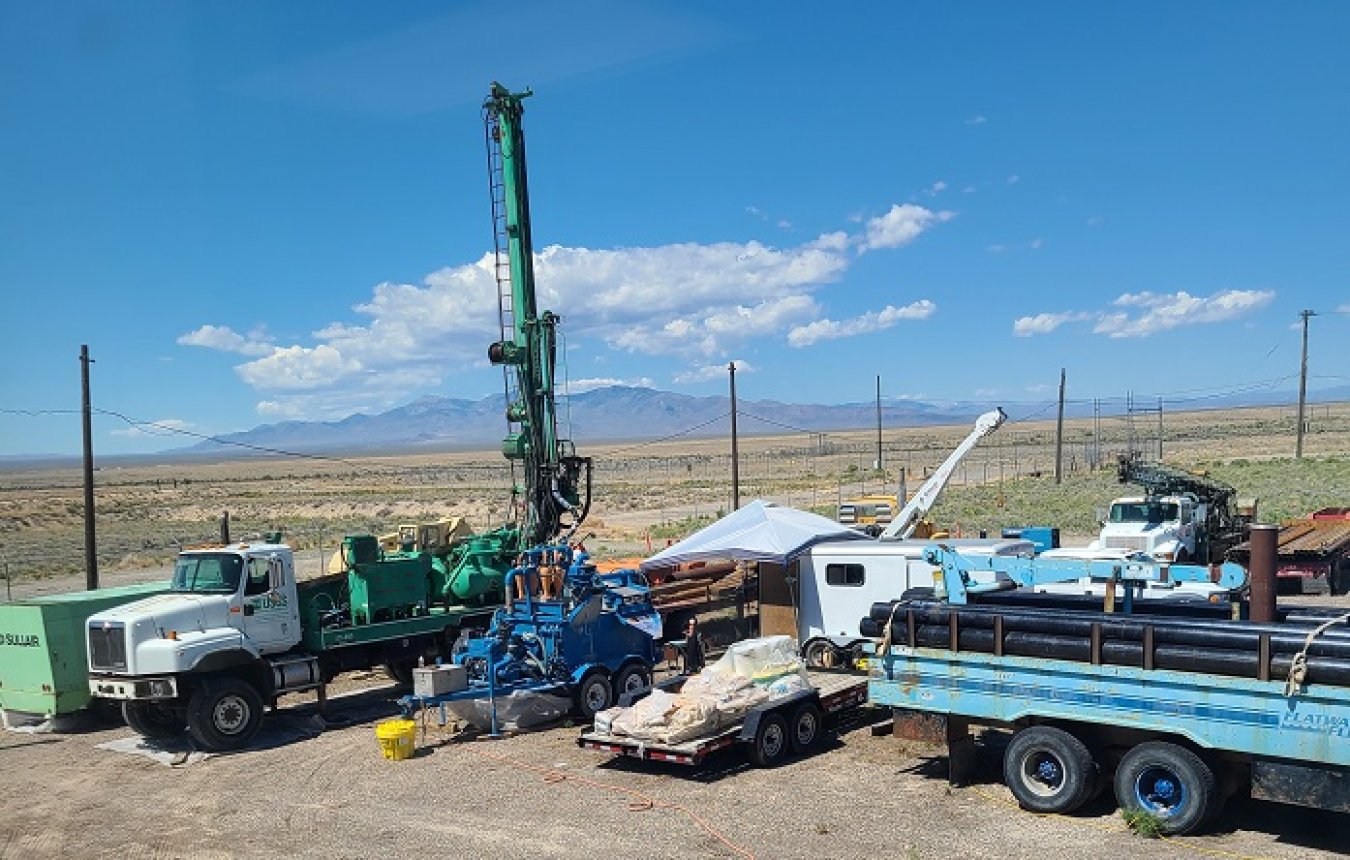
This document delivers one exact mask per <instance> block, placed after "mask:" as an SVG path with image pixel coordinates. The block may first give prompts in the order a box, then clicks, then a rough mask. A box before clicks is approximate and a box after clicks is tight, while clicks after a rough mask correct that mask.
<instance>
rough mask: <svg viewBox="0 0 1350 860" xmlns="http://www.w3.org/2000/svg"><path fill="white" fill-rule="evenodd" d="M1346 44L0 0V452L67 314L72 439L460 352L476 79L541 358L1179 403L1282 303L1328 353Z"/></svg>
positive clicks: (970, 11) (51, 442) (152, 446)
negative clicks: (520, 250)
mask: <svg viewBox="0 0 1350 860" xmlns="http://www.w3.org/2000/svg"><path fill="white" fill-rule="evenodd" d="M1347 44H1350V5H1347V4H1344V3H1340V2H1321V3H1308V2H1292V3H1278V4H1277V3H1244V2H1217V0H1216V2H1142V3H1128V4H1126V3H1110V4H1098V3H1078V2H1063V3H1030V2H1028V3H1005V2H965V3H949V4H936V3H930V4H918V3H885V4H883V3H876V4H843V5H838V4H836V5H834V6H826V5H822V4H819V3H805V2H802V3H795V2H785V3H774V4H755V3H724V2H679V3H677V2H668V3H667V2H618V0H616V2H575V3H568V4H559V3H547V2H530V0H526V2H521V3H515V4H505V5H504V4H500V3H487V2H484V3H479V2H467V3H419V2H411V3H401V4H373V3H352V2H323V3H318V2H300V0H297V2H261V0H259V2H252V3H248V4H223V3H167V2H144V3H134V4H132V3H116V2H70V3H62V4H55V3H43V2H27V0H15V1H14V2H8V3H4V4H0V120H2V121H3V128H4V134H3V135H0V284H2V285H3V291H2V293H0V294H2V295H3V299H2V301H3V305H2V306H0V307H2V309H3V313H4V318H5V320H6V322H7V325H6V326H5V329H6V331H5V336H4V337H3V339H0V350H2V351H3V352H0V362H2V369H0V454H17V453H46V452H56V453H75V452H78V451H79V448H80V422H79V416H78V409H79V405H80V387H79V382H80V375H79V361H78V354H79V348H80V345H81V344H88V345H89V347H90V352H91V354H92V356H93V358H94V359H95V364H94V367H93V374H92V388H93V400H94V404H95V406H96V408H98V409H100V410H105V411H104V412H100V413H99V414H97V415H96V416H95V420H94V445H95V449H96V451H98V452H101V453H107V454H112V453H131V452H143V451H154V450H160V449H164V448H171V447H179V446H182V445H184V444H189V443H191V442H193V441H195V440H194V439H192V438H190V437H186V436H181V435H164V434H163V433H150V432H146V430H147V429H148V428H145V427H143V426H140V427H138V426H136V425H133V424H130V423H128V422H127V421H126V420H123V419H122V418H119V417H117V415H121V416H125V417H126V418H127V419H130V420H131V421H144V422H157V423H159V424H161V425H163V426H165V427H174V428H181V429H184V430H188V431H190V432H192V433H197V434H203V435H210V434H216V433H225V432H232V431H238V430H244V429H248V428H251V427H254V426H257V425H259V424H263V423H272V422H277V421H284V420H293V419H300V420H328V419H334V418H341V417H344V416H346V415H349V414H351V413H353V412H358V411H383V410H385V409H388V408H391V407H394V406H398V405H402V404H404V403H408V402H410V401H412V400H415V399H416V398H417V397H420V396H422V395H426V394H439V395H446V396H451V397H462V398H472V399H477V398H480V397H483V396H486V395H489V394H493V393H496V392H498V391H500V388H501V380H500V371H498V370H495V369H492V368H490V367H489V366H488V365H487V363H486V360H485V353H486V347H487V344H488V343H489V342H491V341H492V340H495V339H496V328H497V322H496V300H495V285H494V283H493V282H492V280H491V276H490V270H489V269H488V268H487V255H488V254H490V251H491V247H492V231H491V219H490V210H489V198H488V191H487V179H486V170H485V160H486V159H485V152H484V144H483V128H482V120H481V116H480V105H481V102H482V100H483V98H484V96H485V95H486V93H487V90H488V85H489V83H490V82H491V81H493V80H500V81H501V82H502V83H504V84H506V85H507V86H508V87H511V88H513V89H524V88H526V87H530V88H532V89H533V90H534V92H535V96H534V97H533V98H531V99H529V100H528V101H527V102H526V113H525V119H524V127H525V132H526V139H527V145H528V147H529V167H530V190H531V209H532V214H533V226H534V240H535V246H536V251H537V252H538V254H539V262H538V267H537V278H538V282H539V283H538V285H539V291H540V305H541V306H542V307H547V308H551V309H552V310H554V311H556V312H558V313H560V314H561V315H562V318H563V334H564V337H565V338H566V349H565V352H564V355H565V366H564V367H563V368H562V372H563V373H564V374H565V375H566V377H567V378H568V379H569V380H570V381H571V384H572V390H574V391H581V390H584V389H587V388H591V387H595V386H598V385H605V384H618V383H622V384H635V385H647V386H651V387H655V388H661V389H665V390H672V391H679V392H684V393H689V394H721V393H724V392H725V390H726V382H727V380H726V376H727V375H726V366H727V364H728V363H729V362H731V361H735V362H737V363H738V365H739V367H740V372H739V373H738V374H737V389H738V394H739V396H741V397H742V398H746V399H765V398H772V399H778V400H784V401H789V402H801V403H843V402H865V401H870V400H871V398H872V397H873V395H874V390H875V384H876V383H875V376H876V375H877V374H880V375H881V378H882V389H883V396H885V397H887V398H913V399H920V400H927V401H946V400H968V401H969V400H973V401H983V402H987V403H988V404H990V405H991V406H992V405H999V404H1002V405H1004V406H1005V407H1006V406H1008V405H1011V404H1017V403H1029V402H1033V401H1040V400H1043V399H1045V398H1048V397H1052V396H1053V394H1054V391H1055V389H1056V387H1057V384H1058V377H1059V371H1060V368H1064V369H1065V370H1066V372H1067V376H1068V396H1069V397H1070V398H1072V399H1076V400H1092V399H1096V398H1102V399H1116V400H1120V399H1122V398H1124V396H1125V395H1126V394H1127V393H1132V394H1133V395H1134V396H1135V397H1136V398H1146V399H1148V401H1149V402H1152V400H1153V398H1155V397H1159V396H1161V397H1163V398H1164V399H1165V402H1169V403H1174V404H1177V405H1178V407H1180V406H1181V405H1183V404H1186V403H1196V404H1197V405H1203V400H1204V398H1206V397H1208V396H1211V395H1214V394H1219V393H1226V392H1230V391H1237V390H1246V389H1250V388H1267V387H1269V388H1274V389H1275V390H1288V391H1294V390H1296V389H1297V384H1298V372H1299V359H1300V349H1301V327H1300V325H1299V311H1301V310H1305V309H1307V310H1314V311H1317V312H1318V316H1317V317H1315V318H1313V320H1312V322H1311V329H1310V332H1311V333H1310V339H1309V383H1308V384H1309V389H1310V390H1311V391H1314V392H1315V391H1317V390H1318V389H1320V388H1328V387H1333V386H1341V385H1346V384H1348V383H1350V241H1347V237H1350V215H1347V212H1348V211H1350V209H1347V201H1350V161H1348V160H1347V155H1346V153H1347V152H1350V51H1347V50H1346V45H1347ZM109 413H116V414H117V415H114V414H109ZM672 429H673V430H675V429H681V428H672ZM621 433H622V428H615V431H614V433H613V434H607V435H620V434H621ZM581 441H583V442H584V440H581Z"/></svg>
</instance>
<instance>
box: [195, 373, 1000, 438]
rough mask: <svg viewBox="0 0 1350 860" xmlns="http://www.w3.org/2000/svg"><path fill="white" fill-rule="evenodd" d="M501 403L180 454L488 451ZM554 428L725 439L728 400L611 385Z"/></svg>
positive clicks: (830, 424)
mask: <svg viewBox="0 0 1350 860" xmlns="http://www.w3.org/2000/svg"><path fill="white" fill-rule="evenodd" d="M988 408H990V407H988V406H985V407H983V408H976V407H973V406H968V405H967V406H955V407H952V408H946V407H938V406H934V405H932V404H928V403H919V402H911V401H904V402H899V403H897V402H892V403H889V404H888V403H886V402H885V401H882V408H881V420H882V423H883V424H884V425H887V426H891V427H895V426H913V425H932V424H951V423H956V422H960V421H964V420H966V418H968V417H972V418H973V416H974V415H976V414H978V413H979V412H981V411H985V410H987V409H988ZM876 409H877V408H876V404H874V403H847V404H843V405H836V406H815V405H807V404H797V403H780V402H778V401H774V400H753V401H746V400H738V401H737V415H738V421H737V432H738V433H743V434H746V435H765V434H774V433H783V432H794V431H807V432H829V431H836V430H850V429H858V428H867V427H875V426H876V423H877V411H876ZM505 414H506V409H505V398H504V397H503V396H502V395H496V396H492V397H485V398H483V399H482V400H459V399H455V398H451V397H435V396H427V397H422V398H419V399H418V400H416V401H414V402H412V403H410V404H408V405H407V406H400V407H398V408H395V409H391V410H389V411H388V412H382V413H379V414H378V415H352V416H350V417H348V418H344V419H342V420H341V421H286V422H283V423H280V424H264V425H262V426H260V427H255V428H253V429H252V430H248V431H246V432H243V433H230V434H226V435H222V436H220V437H218V439H219V441H211V442H202V443H200V444H197V445H194V446H192V447H191V448H184V449H179V451H180V452H181V453H191V454H203V453H222V454H223V453H227V452H230V451H239V452H240V453H246V449H247V448H273V449H277V450H281V451H295V452H318V451H339V450H353V451H354V450H362V451H368V450H370V449H372V448H380V449H398V450H409V449H413V450H415V449H419V448H420V449H428V450H434V449H447V448H462V449H472V448H483V447H495V446H496V445H497V444H498V443H500V442H501V438H502V436H503V435H504V434H505V432H506V419H505V417H504V416H505ZM558 415H559V422H560V423H561V424H562V425H563V427H564V429H565V430H567V432H569V433H570V437H571V438H572V439H573V440H574V441H576V442H596V441H601V440H619V439H651V438H659V437H662V436H669V435H671V434H672V433H681V432H687V431H691V430H692V435H696V436H717V435H723V436H725V435H727V434H729V433H730V432H731V418H730V416H731V400H730V398H729V397H690V396H689V395H685V394H675V393H673V392H669V391H658V390H656V389H653V388H631V387H626V386H612V387H609V388H597V389H594V390H592V391H587V392H585V393H584V394H575V395H572V396H570V397H559V398H558Z"/></svg>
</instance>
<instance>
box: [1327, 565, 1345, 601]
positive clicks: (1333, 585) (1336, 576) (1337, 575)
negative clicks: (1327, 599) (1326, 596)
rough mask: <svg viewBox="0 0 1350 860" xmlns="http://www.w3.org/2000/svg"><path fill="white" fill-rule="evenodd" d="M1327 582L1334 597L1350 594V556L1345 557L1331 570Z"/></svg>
mask: <svg viewBox="0 0 1350 860" xmlns="http://www.w3.org/2000/svg"><path fill="white" fill-rule="evenodd" d="M1330 579H1331V581H1330V582H1329V583H1328V584H1327V585H1328V588H1329V590H1330V591H1331V595H1332V596H1333V597H1340V596H1341V595H1344V594H1350V558H1343V559H1341V560H1340V562H1339V563H1338V564H1337V565H1336V567H1335V568H1333V569H1332V571H1331V576H1330Z"/></svg>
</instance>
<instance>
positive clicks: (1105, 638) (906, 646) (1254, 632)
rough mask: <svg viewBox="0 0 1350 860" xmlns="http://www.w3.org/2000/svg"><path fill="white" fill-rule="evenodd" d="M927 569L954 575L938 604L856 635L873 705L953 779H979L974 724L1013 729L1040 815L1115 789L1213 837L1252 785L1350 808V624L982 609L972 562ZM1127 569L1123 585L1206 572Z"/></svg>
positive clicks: (905, 609)
mask: <svg viewBox="0 0 1350 860" xmlns="http://www.w3.org/2000/svg"><path fill="white" fill-rule="evenodd" d="M931 558H932V560H933V561H934V562H935V563H937V564H940V565H941V566H942V568H943V575H944V584H943V587H942V588H941V589H939V590H938V592H937V593H936V594H935V595H931V596H917V597H916V596H910V597H908V598H907V599H901V600H898V601H896V602H894V603H892V604H883V605H881V606H878V607H874V608H873V610H872V612H871V613H870V614H869V616H868V617H867V618H864V619H863V620H862V622H861V624H860V627H862V628H866V629H867V631H868V632H869V634H870V635H874V636H876V637H877V640H878V641H877V642H876V643H875V648H874V656H873V657H872V659H871V661H870V675H871V680H870V683H869V693H868V697H869V701H871V702H872V703H873V704H875V705H879V706H883V707H890V708H892V709H893V713H894V715H895V724H896V731H897V734H899V735H901V736H902V737H907V738H910V739H915V740H929V741H935V742H938V743H943V742H945V743H946V745H947V748H948V754H949V761H950V763H951V775H952V778H953V781H954V782H960V781H962V780H963V779H964V778H965V776H966V775H967V774H968V772H969V766H970V763H971V761H972V759H973V754H974V744H973V739H972V737H971V734H970V730H971V727H972V726H992V727H996V728H1001V729H1011V730H1012V732H1013V734H1012V737H1011V741H1010V742H1009V744H1008V747H1007V752H1006V754H1005V756H1004V780H1005V782H1006V783H1007V785H1008V787H1009V789H1010V790H1011V791H1012V793H1013V795H1014V796H1015V797H1016V798H1017V800H1018V802H1019V803H1020V804H1021V805H1022V806H1023V807H1024V808H1026V809H1029V810H1032V811H1035V812H1040V813H1071V812H1073V811H1074V810H1075V809H1077V808H1079V807H1080V806H1082V805H1083V804H1084V803H1086V802H1087V801H1088V800H1090V799H1091V798H1093V797H1094V796H1095V795H1096V794H1097V792H1098V791H1099V790H1100V789H1101V788H1102V787H1103V786H1105V785H1109V786H1111V787H1112V788H1113V789H1114V792H1115V796H1116V800H1117V802H1118V803H1119V804H1120V806H1121V807H1122V809H1126V810H1132V811H1135V812H1144V813H1148V814H1150V815H1153V816H1156V817H1157V818H1158V819H1159V820H1160V822H1161V829H1162V831H1163V832H1164V833H1168V834H1184V833H1188V832H1191V831H1193V830H1195V829H1197V828H1200V827H1203V826H1204V825H1205V824H1206V823H1207V822H1209V821H1211V820H1212V819H1213V818H1214V817H1216V816H1217V815H1218V814H1219V813H1220V812H1221V811H1222V809H1223V806H1224V804H1225V802H1226V799H1227V797H1228V796H1229V795H1230V794H1232V793H1235V792H1237V791H1240V790H1246V787H1247V786H1248V785H1249V786H1250V793H1251V796H1252V797H1255V798H1258V799H1263V800H1272V801H1278V802H1284V803H1292V804H1298V805H1303V806H1310V807H1315V808H1320V809H1328V810H1337V811H1340V812H1350V626H1347V625H1348V624H1350V615H1346V614H1344V612H1343V611H1341V612H1340V613H1337V612H1336V611H1331V610H1309V609H1298V610H1288V611H1284V612H1281V613H1277V618H1276V620H1275V621H1270V622H1253V621H1246V620H1233V619H1231V618H1223V617H1213V616H1212V614H1211V615H1210V617H1190V616H1188V615H1187V614H1186V613H1185V612H1184V611H1183V612H1182V613H1181V614H1177V615H1170V616H1163V617H1155V616H1144V615H1139V616H1132V615H1127V614H1122V613H1106V612H1097V611H1089V610H1074V609H1065V608H1064V607H1063V606H1060V605H1057V604H1056V605H1050V606H1038V605H1037V599H1038V598H1039V596H1037V595H1030V596H1029V597H1030V598H1031V599H1028V600H1026V601H1020V602H1018V603H1017V604H1015V605H1013V604H1005V603H1000V602H992V603H991V602H981V601H980V596H981V595H980V592H979V590H978V589H979V588H980V586H979V585H976V586H975V587H974V588H966V587H963V586H964V582H963V580H964V576H963V571H968V570H969V569H970V568H971V567H973V566H974V565H975V564H976V562H975V561H973V560H968V559H966V560H963V559H961V558H960V556H959V554H956V553H948V552H944V551H942V549H941V548H940V547H935V548H934V550H933V552H932V555H931ZM980 562H981V563H982V564H983V566H985V567H987V568H989V569H992V570H995V571H1000V572H1002V573H1004V574H1005V575H1006V576H1007V578H1008V579H1009V580H1010V581H1015V582H1017V583H1018V584H1025V585H1032V584H1034V582H1035V581H1036V580H1037V579H1038V578H1039V579H1053V578H1055V577H1058V576H1072V575H1075V571H1074V570H1073V569H1072V565H1070V564H1067V563H1061V562H1054V561H1049V562H1040V561H1029V560H1023V559H1000V558H993V559H984V560H980ZM1119 567H1120V568H1121V570H1120V575H1121V576H1122V578H1123V579H1125V580H1129V579H1136V580H1137V579H1142V578H1145V577H1148V576H1166V575H1173V576H1175V575H1178V574H1181V575H1190V574H1192V573H1194V574H1196V575H1202V573H1203V571H1204V570H1205V568H1195V569H1193V570H1191V569H1183V568H1182V566H1179V565H1177V566H1171V567H1170V568H1169V567H1168V566H1165V565H1157V564H1154V563H1152V562H1142V561H1141V562H1135V563H1132V564H1121V565H1119ZM1236 567H1237V566H1236V565H1231V564H1226V565H1223V569H1222V570H1220V571H1217V572H1216V573H1215V575H1216V576H1218V577H1220V578H1226V577H1228V576H1229V575H1230V573H1231V570H1232V569H1233V568H1236ZM1042 574H1043V575H1042ZM1047 597H1049V598H1050V599H1051V600H1054V599H1057V598H1053V597H1051V596H1047Z"/></svg>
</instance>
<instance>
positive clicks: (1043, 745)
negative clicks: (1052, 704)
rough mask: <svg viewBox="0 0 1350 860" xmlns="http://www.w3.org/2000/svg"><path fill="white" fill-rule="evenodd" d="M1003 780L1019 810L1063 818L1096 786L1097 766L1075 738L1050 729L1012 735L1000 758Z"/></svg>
mask: <svg viewBox="0 0 1350 860" xmlns="http://www.w3.org/2000/svg"><path fill="white" fill-rule="evenodd" d="M1003 780H1004V782H1006V783H1007V784H1008V788H1009V789H1010V790H1011V791H1012V793H1013V797H1016V798H1017V802H1018V803H1020V804H1021V805H1022V808H1023V809H1029V810H1031V811H1032V812H1043V813H1045V812H1054V813H1060V814H1067V813H1070V812H1073V811H1074V810H1075V809H1077V808H1078V807H1080V806H1082V805H1083V803H1085V802H1086V801H1087V800H1088V798H1089V797H1091V796H1092V792H1093V789H1094V788H1095V787H1096V785H1097V763H1096V762H1095V761H1093V760H1092V752H1091V751H1090V750H1089V749H1088V748H1087V746H1086V745H1085V744H1084V743H1083V742H1082V741H1080V740H1079V739H1078V738H1076V737H1074V736H1073V735H1071V734H1069V733H1068V732H1066V731H1064V730H1063V729H1057V728H1055V727H1053V726H1032V727H1030V728H1026V729H1022V730H1021V731H1020V732H1018V733H1017V734H1015V735H1013V739H1012V741H1011V742H1010V743H1009V744H1008V749H1007V752H1005V753H1004V755H1003Z"/></svg>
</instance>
